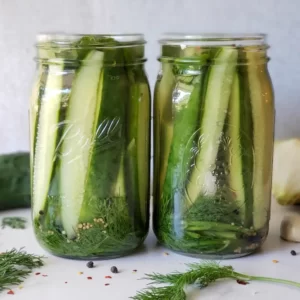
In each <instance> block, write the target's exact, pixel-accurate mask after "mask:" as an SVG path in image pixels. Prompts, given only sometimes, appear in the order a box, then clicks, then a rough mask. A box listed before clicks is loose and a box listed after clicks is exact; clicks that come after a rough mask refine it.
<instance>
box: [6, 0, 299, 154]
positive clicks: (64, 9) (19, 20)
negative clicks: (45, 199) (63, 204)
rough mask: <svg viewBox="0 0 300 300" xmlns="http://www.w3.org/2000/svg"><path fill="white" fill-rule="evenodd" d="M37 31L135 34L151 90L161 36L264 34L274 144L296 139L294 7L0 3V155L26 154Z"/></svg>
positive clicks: (232, 0)
mask: <svg viewBox="0 0 300 300" xmlns="http://www.w3.org/2000/svg"><path fill="white" fill-rule="evenodd" d="M40 31H67V32H79V33H87V32H90V33H109V32H117V33H118V32H127V33H128V32H142V33H144V34H145V35H146V38H147V40H148V45H147V56H148V58H149V60H148V63H147V71H148V75H149V79H150V82H151V86H152V87H153V84H154V81H155V77H156V73H157V70H158V64H157V62H156V57H157V56H158V52H159V48H158V46H157V44H156V39H157V38H158V37H159V34H160V33H162V32H166V31H173V32H174V31H185V32H186V31H191V32H204V31H206V32H220V31H223V32H224V31H228V32H251V31H252V32H265V33H267V34H268V35H269V43H270V45H271V49H270V52H269V54H270V56H271V58H272V60H271V62H270V73H271V76H272V79H273V84H274V88H275V94H276V109H277V120H276V122H277V123H276V137H278V138H283V137H291V136H298V135H299V136H300V71H299V69H300V0H249V1H247V0H198V1H197V0H123V1H122V0H19V1H18V0H0V152H7V151H15V150H27V149H28V144H29V142H28V141H29V138H28V127H29V126H28V99H29V93H30V88H31V84H32V76H33V71H34V67H35V66H34V62H33V57H34V55H35V49H34V47H33V44H34V41H35V34H36V33H38V32H40Z"/></svg>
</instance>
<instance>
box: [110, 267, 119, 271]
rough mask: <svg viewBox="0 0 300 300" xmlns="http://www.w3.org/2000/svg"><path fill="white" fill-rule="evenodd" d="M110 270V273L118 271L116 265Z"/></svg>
mask: <svg viewBox="0 0 300 300" xmlns="http://www.w3.org/2000/svg"><path fill="white" fill-rule="evenodd" d="M110 271H111V272H112V273H119V270H118V268H117V267H116V266H112V267H111V268H110Z"/></svg>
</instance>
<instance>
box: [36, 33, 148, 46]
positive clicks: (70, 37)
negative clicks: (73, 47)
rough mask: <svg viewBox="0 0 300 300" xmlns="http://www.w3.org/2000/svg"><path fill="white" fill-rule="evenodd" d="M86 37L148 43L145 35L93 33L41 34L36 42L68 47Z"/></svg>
mask: <svg viewBox="0 0 300 300" xmlns="http://www.w3.org/2000/svg"><path fill="white" fill-rule="evenodd" d="M86 36H89V37H93V38H95V39H101V38H113V39H115V40H116V41H118V42H120V43H126V44H133V45H135V44H145V43H146V40H145V37H144V34H142V33H122V34H121V33H109V34H92V33H66V32H41V33H38V34H37V35H36V42H37V44H43V43H47V42H51V43H54V44H57V45H61V46H66V45H69V44H70V43H73V42H76V41H78V40H80V39H81V38H83V37H86ZM102 45H103V44H101V43H99V42H95V44H94V46H102ZM91 46H92V44H91ZM103 46H105V45H103Z"/></svg>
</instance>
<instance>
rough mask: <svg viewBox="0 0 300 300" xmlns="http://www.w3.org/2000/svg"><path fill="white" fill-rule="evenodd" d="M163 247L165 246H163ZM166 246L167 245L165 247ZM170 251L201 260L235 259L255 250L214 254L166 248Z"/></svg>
mask: <svg viewBox="0 0 300 300" xmlns="http://www.w3.org/2000/svg"><path fill="white" fill-rule="evenodd" d="M164 247H165V246H164ZM166 248H167V247H166ZM167 249H169V250H170V251H172V252H174V253H176V254H179V255H183V256H186V257H192V258H199V259H203V260H227V259H235V258H241V257H244V256H249V255H251V254H253V253H255V252H256V251H257V250H258V249H257V250H255V251H252V252H245V253H235V254H224V255H216V254H195V253H186V252H181V251H176V250H173V249H171V248H167Z"/></svg>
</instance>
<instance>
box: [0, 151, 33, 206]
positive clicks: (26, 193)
mask: <svg viewBox="0 0 300 300" xmlns="http://www.w3.org/2000/svg"><path fill="white" fill-rule="evenodd" d="M30 201H31V197H30V158H29V152H15V153H6V154H2V155H0V210H8V209H15V208H27V207H30Z"/></svg>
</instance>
